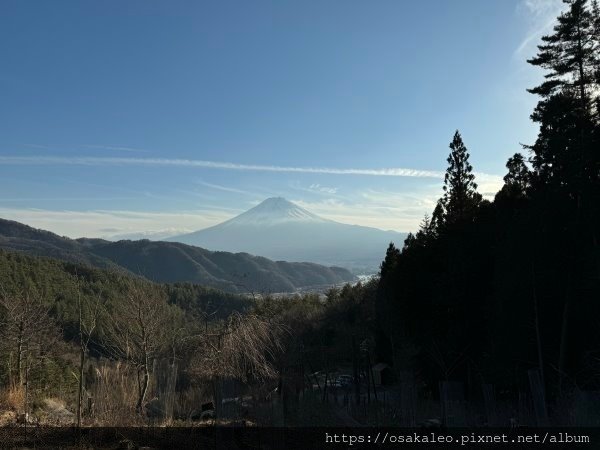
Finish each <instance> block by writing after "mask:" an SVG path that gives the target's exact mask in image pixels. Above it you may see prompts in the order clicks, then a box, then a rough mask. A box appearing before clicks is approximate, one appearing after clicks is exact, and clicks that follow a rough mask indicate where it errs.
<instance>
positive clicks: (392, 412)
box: [0, 0, 600, 427]
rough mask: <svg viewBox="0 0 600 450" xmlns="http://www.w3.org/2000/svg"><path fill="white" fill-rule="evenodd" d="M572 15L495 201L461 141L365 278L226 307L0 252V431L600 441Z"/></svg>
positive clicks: (592, 104)
mask: <svg viewBox="0 0 600 450" xmlns="http://www.w3.org/2000/svg"><path fill="white" fill-rule="evenodd" d="M566 3H567V5H568V9H567V10H566V11H565V12H564V13H563V14H562V15H561V16H560V17H559V18H558V21H557V24H556V26H555V27H554V30H553V31H552V33H551V34H549V35H547V36H544V37H543V38H542V42H541V44H540V45H539V47H538V52H537V55H536V56H535V57H533V58H532V59H531V60H529V63H530V64H532V65H534V66H537V67H539V68H541V69H543V71H544V73H545V80H544V82H543V83H542V84H540V85H539V86H533V87H532V88H531V89H530V90H529V93H523V95H534V96H536V98H538V103H537V106H536V107H535V110H534V111H533V112H532V114H531V120H533V121H534V122H535V123H536V124H538V125H539V134H538V136H537V139H536V140H535V142H532V143H527V144H525V145H523V148H522V149H521V152H520V153H515V154H514V156H512V157H511V158H510V159H509V160H508V161H507V162H506V176H505V177H504V186H503V187H502V189H501V190H500V191H499V192H498V193H497V194H496V196H495V198H494V199H493V201H488V200H485V199H483V197H482V195H481V194H480V193H479V192H478V186H477V168H476V167H472V165H471V163H470V162H469V158H470V154H469V150H468V149H467V147H468V136H465V139H464V141H463V137H462V136H461V134H460V132H459V131H456V133H455V134H454V136H449V138H450V139H451V142H450V149H449V156H448V159H447V163H448V164H447V171H446V175H445V179H444V186H443V191H442V192H440V199H439V201H438V203H437V206H436V207H435V209H434V210H433V211H431V214H430V215H428V216H426V217H424V218H423V221H422V224H421V227H420V229H419V230H418V231H417V232H415V233H414V234H410V235H409V236H408V238H407V239H406V240H405V242H404V243H403V245H395V244H390V245H389V247H388V248H387V252H386V249H385V248H382V249H381V255H382V263H381V266H380V273H379V274H378V276H376V277H374V278H372V279H371V280H369V281H367V282H362V283H361V282H359V283H356V284H347V285H345V286H344V287H341V288H338V287H334V288H331V289H329V290H328V291H327V292H326V293H325V294H324V295H318V294H305V295H289V296H272V295H269V294H268V293H266V292H248V291H250V290H245V289H238V291H239V292H238V293H228V292H223V291H220V290H217V289H213V288H208V287H204V286H201V285H198V284H191V283H162V284H161V283H155V282H153V281H149V280H148V279H146V278H143V277H141V276H136V275H133V274H132V272H127V273H125V272H123V271H115V270H113V269H111V267H106V268H98V267H91V266H90V265H88V264H87V263H86V262H85V261H84V262H82V263H77V262H73V261H71V262H69V261H64V260H61V259H52V258H45V257H40V256H32V255H25V254H22V253H19V252H17V251H5V250H2V251H0V288H1V291H0V324H1V325H0V386H1V388H0V425H8V424H17V423H18V424H25V423H26V424H32V425H35V424H46V425H67V424H68V425H71V424H77V425H82V426H101V425H116V424H118V425H129V424H130V425H141V424H159V425H165V424H168V425H192V424H214V423H222V424H242V423H243V424H257V425H279V426H281V425H284V426H297V425H345V426H348V425H350V426H356V425H392V426H417V425H423V426H428V427H429V426H431V427H438V426H454V425H456V426H460V425H473V426H486V425H487V426H496V425H497V426H509V425H594V426H599V425H600V407H599V404H600V319H599V318H600V246H599V243H600V242H599V240H600V8H599V7H598V3H597V2H596V1H592V2H590V1H587V0H566ZM490 120H492V119H490ZM457 125H460V124H457ZM472 151H473V152H476V151H477V149H472ZM194 267H196V266H195V265H194ZM261 273H262V275H263V276H266V275H265V274H264V273H263V272H261ZM332 277H333V275H332ZM153 279H156V278H153ZM245 282H246V281H245V280H244V279H240V280H236V279H233V280H229V281H228V283H231V284H232V285H234V283H238V284H239V285H241V284H240V283H245ZM251 284H252V283H251Z"/></svg>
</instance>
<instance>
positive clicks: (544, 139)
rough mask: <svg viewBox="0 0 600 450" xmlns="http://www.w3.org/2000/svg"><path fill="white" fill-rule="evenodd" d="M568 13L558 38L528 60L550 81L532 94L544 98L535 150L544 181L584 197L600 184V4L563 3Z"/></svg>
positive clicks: (573, 0) (577, 0)
mask: <svg viewBox="0 0 600 450" xmlns="http://www.w3.org/2000/svg"><path fill="white" fill-rule="evenodd" d="M563 1H564V3H565V4H567V5H568V9H567V10H566V11H565V12H564V13H563V14H561V15H560V16H559V17H558V22H557V24H556V26H555V27H554V33H553V34H550V35H548V36H544V37H542V41H543V43H542V44H541V45H539V46H538V54H537V55H536V56H535V57H534V58H531V59H530V60H528V62H529V63H530V64H532V65H534V66H538V67H541V68H543V69H546V71H547V73H546V75H545V81H544V82H543V83H542V84H540V85H539V86H536V87H534V88H532V89H529V92H531V93H533V94H537V95H539V96H540V97H541V98H542V100H541V101H540V102H539V103H538V105H537V107H536V109H535V111H534V113H533V114H532V116H531V118H532V119H533V120H534V121H535V122H538V123H539V124H540V133H539V135H538V139H537V141H536V143H535V144H534V145H533V146H531V147H529V148H530V149H531V150H532V151H533V153H534V157H533V164H534V169H535V170H536V175H537V176H538V181H540V182H542V183H544V184H548V183H550V184H552V185H554V186H555V187H559V188H561V189H562V190H565V191H566V192H567V193H568V194H569V195H571V196H572V197H573V198H575V197H578V196H579V195H580V192H581V190H582V189H584V186H585V185H586V184H589V182H596V181H598V179H599V175H600V174H599V170H600V164H599V161H600V150H599V149H597V148H594V147H595V144H594V129H595V128H597V127H598V113H599V111H598V97H599V94H600V84H599V83H600V74H599V70H600V17H599V13H598V5H597V3H596V2H593V3H592V6H591V7H590V5H588V0H563Z"/></svg>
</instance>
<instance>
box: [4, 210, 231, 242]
mask: <svg viewBox="0 0 600 450" xmlns="http://www.w3.org/2000/svg"><path fill="white" fill-rule="evenodd" d="M232 215H233V213H232V212H228V211H224V210H222V209H221V208H217V207H206V208H200V209H198V210H193V211H177V212H149V211H148V212H142V211H126V210H90V211H72V210H51V209H38V208H8V207H4V208H3V207H0V217H2V218H4V219H9V220H16V221H18V222H22V223H25V224H27V225H30V226H33V227H35V228H41V229H44V230H50V231H53V232H55V233H58V234H60V235H62V236H68V237H71V238H78V237H83V236H85V237H97V238H108V239H113V238H118V239H123V238H125V237H126V236H134V235H135V236H138V237H137V238H138V239H139V238H141V237H142V234H146V235H147V236H148V237H150V236H151V235H152V237H156V236H159V237H165V236H173V235H176V234H180V233H185V232H189V231H192V230H199V229H202V228H206V227H209V226H212V225H215V224H217V223H220V222H223V221H224V220H227V219H229V218H231V217H232ZM175 224H176V225H175Z"/></svg>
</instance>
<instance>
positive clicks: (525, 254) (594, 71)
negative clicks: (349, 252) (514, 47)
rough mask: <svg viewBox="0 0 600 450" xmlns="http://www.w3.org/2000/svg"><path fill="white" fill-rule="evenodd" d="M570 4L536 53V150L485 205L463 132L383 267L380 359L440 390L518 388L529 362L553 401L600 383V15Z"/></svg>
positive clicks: (514, 163)
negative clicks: (420, 215) (437, 185)
mask: <svg viewBox="0 0 600 450" xmlns="http://www.w3.org/2000/svg"><path fill="white" fill-rule="evenodd" d="M565 3H566V5H565V6H566V10H565V12H564V13H562V14H561V15H560V17H558V21H557V24H556V25H555V27H554V30H553V32H552V33H551V34H549V35H548V36H544V37H543V38H542V43H541V44H540V45H539V46H538V52H537V55H536V56H535V57H533V58H531V59H530V60H528V62H529V63H530V64H532V65H533V66H537V67H541V68H542V69H544V70H545V76H544V81H543V82H542V83H541V84H540V85H539V86H536V87H534V88H532V89H529V92H530V93H532V94H535V95H537V96H538V97H539V101H538V104H537V106H536V107H535V109H534V111H533V113H532V114H531V119H532V120H533V121H534V122H535V123H537V124H539V133H538V136H537V139H536V140H535V142H534V143H533V144H531V145H524V146H523V148H524V150H525V151H526V152H527V156H524V155H523V154H521V153H516V154H515V155H514V156H512V157H511V158H509V160H508V162H507V164H506V167H507V169H508V173H507V174H506V176H505V177H504V186H503V187H502V189H501V190H500V191H499V192H498V193H497V195H496V196H495V198H494V200H493V201H491V202H490V201H487V200H484V199H482V196H481V195H480V194H479V193H478V192H477V184H476V175H475V174H474V172H473V167H472V166H471V164H470V163H469V153H468V151H467V149H466V147H465V144H464V142H463V140H462V137H461V135H460V133H459V132H458V131H457V132H456V134H455V135H454V137H453V140H452V142H451V144H450V149H451V151H450V155H449V157H448V169H447V172H446V176H445V179H444V187H443V195H442V197H441V198H440V200H439V201H438V203H437V205H436V207H435V210H434V211H433V212H432V216H431V218H429V217H425V219H424V220H423V222H422V224H421V226H420V229H419V230H418V231H417V232H416V233H415V234H410V235H409V236H408V238H407V239H406V241H405V242H404V246H403V247H402V248H397V247H396V246H394V245H393V244H390V246H389V248H388V249H387V253H386V256H385V260H384V261H383V263H382V264H381V272H380V275H381V279H380V282H379V286H378V291H377V296H376V311H377V323H378V333H377V351H378V355H379V357H380V358H381V359H382V360H385V361H387V362H388V363H390V364H393V366H394V367H395V368H396V371H397V372H398V371H401V370H410V371H413V372H415V373H417V374H418V375H419V377H420V379H421V380H422V381H423V383H424V386H425V389H430V390H431V391H432V392H435V391H436V388H435V383H437V381H438V380H460V381H462V382H465V383H467V387H469V385H473V384H474V383H475V382H477V383H480V382H481V381H482V380H483V381H485V382H488V383H494V384H496V385H498V386H501V391H502V392H505V393H506V395H516V393H517V392H518V391H519V389H520V387H521V386H522V385H523V384H525V383H527V378H526V377H527V372H528V370H531V369H535V370H538V371H539V374H540V377H541V380H542V385H543V386H544V388H545V391H546V396H547V398H548V399H557V398H559V397H560V395H561V394H562V393H564V392H565V391H566V390H571V389H574V388H579V389H598V388H599V387H600V332H599V331H598V330H599V327H598V317H599V313H600V265H599V257H600V251H599V247H598V244H599V233H600V222H599V217H600V214H599V212H600V211H599V209H600V12H599V7H598V3H597V2H596V1H593V2H591V3H589V2H588V1H587V0H565Z"/></svg>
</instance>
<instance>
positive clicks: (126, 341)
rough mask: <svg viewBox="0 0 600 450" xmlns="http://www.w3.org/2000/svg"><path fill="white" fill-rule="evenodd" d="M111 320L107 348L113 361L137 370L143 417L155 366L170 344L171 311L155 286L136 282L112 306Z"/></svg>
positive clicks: (137, 408)
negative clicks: (122, 362)
mask: <svg viewBox="0 0 600 450" xmlns="http://www.w3.org/2000/svg"><path fill="white" fill-rule="evenodd" d="M109 317H110V320H109V323H108V324H107V325H106V330H105V340H106V342H105V345H106V348H107V349H108V350H109V352H110V353H111V354H112V355H113V356H114V357H116V358H118V359H121V360H124V361H127V362H128V363H130V364H132V365H133V366H134V367H135V368H136V370H137V372H138V380H139V383H138V389H139V390H138V396H137V402H136V410H137V411H138V412H140V413H141V412H142V407H143V404H144V400H145V398H146V394H147V391H148V386H149V384H150V377H151V373H152V364H153V362H154V360H155V359H156V358H157V357H159V356H160V354H161V353H162V352H163V351H164V350H165V347H166V344H168V342H169V339H168V336H167V334H168V330H169V327H168V323H169V318H170V308H169V306H168V304H167V301H166V298H165V296H164V295H162V294H161V292H160V291H159V290H158V289H156V286H146V285H144V284H143V283H141V282H137V281H135V282H131V283H130V284H129V285H128V289H127V292H126V294H125V296H124V297H123V298H122V299H120V300H119V302H117V303H116V304H115V305H113V307H112V308H111V310H110V311H109ZM140 375H141V380H140Z"/></svg>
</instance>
